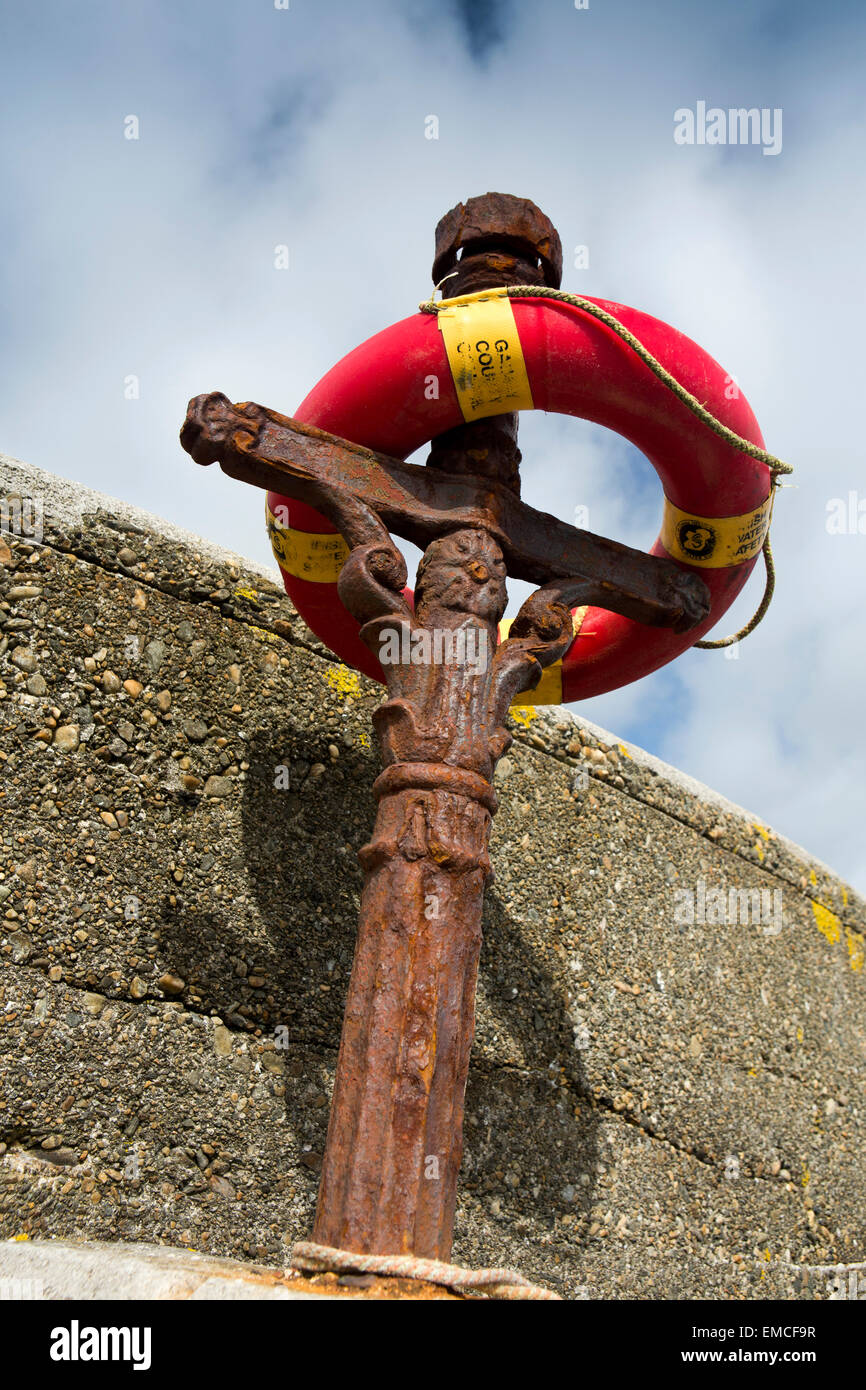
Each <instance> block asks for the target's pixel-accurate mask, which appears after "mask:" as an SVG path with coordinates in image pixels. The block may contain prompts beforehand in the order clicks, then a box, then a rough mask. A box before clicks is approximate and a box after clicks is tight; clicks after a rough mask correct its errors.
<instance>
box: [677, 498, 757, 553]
mask: <svg viewBox="0 0 866 1390" xmlns="http://www.w3.org/2000/svg"><path fill="white" fill-rule="evenodd" d="M772 509H773V497H772V493H771V494H770V496H769V497H768V498H767V500H766V501H765V502H762V503H761V505H760V507H757V508H756V509H755V511H753V512H744V513H743V514H742V516H696V515H695V513H694V512H684V511H682V510H681V509H680V508H679V507H675V506H674V504H673V502H669V501H668V499H667V498H665V512H664V519H663V521H662V531H661V542H662V545H663V546H664V548H665V550H666V551H667V552H668V554H669V555H671V556H672V557H673V558H674V559H675V560H685V561H687V563H688V564H690V565H702V566H703V567H704V568H705V569H727V568H728V566H730V565H744V564H745V563H746V561H747V560H753V559H754V558H755V556H756V555H757V554H759V552H760V550H761V547H762V545H763V544H764V539H765V537H766V534H767V531H768V530H769V528H770V513H771V511H772Z"/></svg>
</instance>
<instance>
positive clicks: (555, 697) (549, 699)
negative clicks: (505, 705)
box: [499, 606, 588, 709]
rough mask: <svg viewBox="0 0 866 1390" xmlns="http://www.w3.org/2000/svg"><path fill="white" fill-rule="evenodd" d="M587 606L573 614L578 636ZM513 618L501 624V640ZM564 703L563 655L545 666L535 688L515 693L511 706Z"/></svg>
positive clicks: (575, 631) (573, 624)
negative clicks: (518, 693)
mask: <svg viewBox="0 0 866 1390" xmlns="http://www.w3.org/2000/svg"><path fill="white" fill-rule="evenodd" d="M587 611H588V610H587V608H586V607H585V606H584V607H583V608H575V610H574V612H573V613H572V615H571V630H572V632H573V633H574V636H575V637H577V636H578V634H579V632H580V629H581V627H582V625H583V620H584V618H585V617H586V614H587ZM513 621H514V619H513V618H503V619H502V622H501V623H500V624H499V640H500V642H504V641H505V638H506V637H507V636H508V632H509V629H510V628H511V624H512V623H513ZM561 704H562V657H560V658H559V661H554V663H553V665H552V666H545V668H544V670H543V671H542V673H541V680H540V681H539V682H538V685H537V686H536V687H535V689H534V690H525V691H524V692H523V694H522V695H515V697H514V699H513V700H512V701H511V708H512V709H513V708H514V707H515V705H517V706H520V705H561Z"/></svg>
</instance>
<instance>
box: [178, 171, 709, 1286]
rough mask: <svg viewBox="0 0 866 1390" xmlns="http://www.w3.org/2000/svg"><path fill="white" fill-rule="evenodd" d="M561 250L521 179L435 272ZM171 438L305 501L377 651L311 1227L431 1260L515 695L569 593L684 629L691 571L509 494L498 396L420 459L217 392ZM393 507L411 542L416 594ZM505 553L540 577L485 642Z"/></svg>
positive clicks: (549, 640)
mask: <svg viewBox="0 0 866 1390" xmlns="http://www.w3.org/2000/svg"><path fill="white" fill-rule="evenodd" d="M561 264H562V259H561V248H560V243H559V237H558V235H557V233H556V231H555V229H554V228H553V226H552V225H551V223H550V222H549V221H548V220H547V218H546V217H544V215H543V214H542V213H541V212H540V211H539V209H538V208H536V207H535V205H534V204H532V203H530V202H527V201H525V200H522V199H516V198H511V197H507V196H505V195H500V194H488V195H486V197H485V198H479V199H470V200H469V201H468V202H467V203H466V204H461V205H459V206H458V207H457V208H455V209H453V210H452V211H451V212H450V213H448V214H447V215H446V216H445V217H444V218H443V219H442V221H441V222H440V223H439V226H438V228H437V233H436V258H435V261H434V270H433V276H434V282H436V281H438V280H440V279H442V277H443V276H444V275H449V274H450V273H451V272H452V271H454V270H456V275H454V276H453V278H451V279H449V280H448V281H447V282H446V293H447V294H449V295H455V294H463V293H469V292H472V291H475V290H479V289H487V288H493V287H495V286H499V285H508V284H548V285H551V286H558V284H559V278H560V274H561ZM181 440H182V443H183V445H184V447H185V448H186V449H187V450H188V451H189V452H190V453H191V454H192V456H193V458H195V459H196V460H197V461H198V462H200V463H212V462H215V461H219V462H220V464H221V465H222V467H223V468H224V469H225V471H226V472H228V473H230V474H231V475H232V476H235V477H239V478H242V479H244V480H245V481H248V482H251V483H253V484H254V485H256V486H259V487H272V488H274V489H275V490H278V491H281V492H283V493H287V494H288V495H290V496H295V497H298V498H300V499H302V500H304V501H307V502H309V503H310V504H311V505H314V506H315V507H317V508H318V509H319V510H321V511H322V512H323V513H324V514H325V515H326V516H328V517H329V519H330V520H331V521H332V522H333V523H334V524H335V525H336V526H337V527H338V529H339V530H340V531H341V533H342V534H343V536H344V538H345V539H346V541H347V542H348V545H349V547H350V552H349V557H348V559H347V561H346V563H345V565H344V567H343V570H342V572H341V574H340V578H339V593H340V597H341V599H342V601H343V603H344V604H345V606H346V607H347V608H348V610H349V611H350V612H351V613H352V614H353V616H354V617H355V618H357V620H358V622H359V623H360V624H361V637H362V640H363V641H364V642H365V644H366V645H367V646H368V647H369V648H370V650H371V651H373V652H374V653H375V654H376V656H377V657H379V658H380V660H382V662H383V669H384V672H385V676H386V685H387V692H388V698H387V700H386V702H385V703H384V704H383V705H382V706H381V707H380V708H379V709H378V710H377V711H376V713H375V714H374V717H373V722H374V725H375V728H376V732H377V735H378V740H379V746H380V751H381V756H382V761H383V764H384V769H383V771H382V773H381V775H380V776H379V778H378V779H377V781H376V783H375V786H374V792H375V795H376V798H377V809H376V819H375V825H374V828H373V834H372V838H371V840H370V842H369V843H368V844H367V845H365V846H364V848H363V849H362V850H361V853H360V860H361V864H362V867H363V870H364V888H363V893H362V898H361V910H360V920H359V926H358V938H357V944H356V949H355V958H354V963H353V968H352V975H351V979H350V982H349V989H348V996H347V1001H346V1012H345V1019H344V1024H343V1033H342V1039H341V1042H340V1051H339V1056H338V1059H337V1069H336V1079H335V1084H334V1095H333V1101H332V1105H331V1113H330V1122H329V1127H328V1136H327V1142H326V1146H325V1155H324V1161H323V1169H322V1181H321V1186H320V1190H319V1201H318V1208H317V1214H316V1222H315V1227H314V1231H313V1239H314V1241H316V1242H317V1243H318V1244H320V1245H328V1246H335V1247H339V1248H342V1249H344V1250H351V1251H354V1252H358V1253H363V1254H405V1253H411V1254H414V1255H418V1256H423V1257H428V1258H433V1259H440V1260H447V1259H448V1258H449V1256H450V1251H451V1241H452V1231H453V1224H454V1210H455V1204H456V1193H457V1175H458V1171H459V1168H460V1161H461V1155H462V1142H463V1140H462V1129H463V1098H464V1091H465V1087H466V1078H467V1071H468V1066H469V1055H470V1050H471V1046H472V1039H473V1034H474V1023H475V987H476V978H477V971H478V959H479V952H480V948H481V914H482V906H483V894H484V885H485V883H486V882H487V881H489V879H490V877H491V867H490V859H489V852H488V851H489V840H490V831H491V823H492V817H493V815H494V813H495V811H496V807H497V797H496V793H495V791H494V789H493V785H492V779H493V773H494V769H495V766H496V763H497V760H498V759H499V758H500V757H501V755H502V754H503V753H504V752H505V750H506V749H507V748H508V746H509V745H510V743H511V741H512V740H511V735H510V733H509V732H508V730H507V729H506V727H505V719H506V715H507V711H508V707H509V704H510V702H511V700H512V699H513V697H514V696H515V695H517V694H519V693H521V692H522V691H525V690H530V689H532V688H533V687H534V686H535V685H536V684H537V682H538V679H539V678H540V675H541V671H542V669H543V667H544V666H546V665H548V664H550V663H551V662H554V661H556V660H557V659H558V658H559V657H560V656H562V655H563V654H564V652H565V651H566V650H567V648H568V646H569V645H570V642H571V640H572V625H571V609H572V608H573V607H575V606H577V605H580V604H596V605H598V606H601V607H605V608H609V609H613V610H614V611H617V612H621V613H624V614H625V615H626V616H628V617H632V618H635V619H637V620H638V621H643V622H649V623H654V624H666V625H672V626H674V627H676V628H678V629H682V628H687V627H691V626H692V625H694V624H695V623H696V622H698V621H700V619H701V618H702V617H703V616H705V614H706V612H707V609H708V596H707V592H706V588H705V586H704V585H703V583H702V581H701V580H700V579H698V578H696V577H695V576H694V575H691V574H686V573H684V572H683V571H681V570H679V569H678V568H677V567H676V566H675V565H674V564H673V562H670V561H667V560H665V559H662V558H658V557H653V556H647V555H642V554H640V553H638V552H636V551H633V550H630V549H629V548H628V547H625V546H619V545H617V544H616V543H615V542H611V541H607V540H605V539H604V538H600V537H594V536H592V535H590V534H589V533H586V532H578V531H576V530H575V529H574V528H571V527H567V526H564V525H563V524H562V523H561V522H556V521H555V519H554V518H550V517H543V516H542V515H541V514H539V513H536V512H534V511H533V510H532V509H531V508H529V507H527V506H526V504H524V503H522V502H520V501H519V492H520V479H519V464H520V451H519V449H518V448H517V417H516V416H514V415H504V416H496V417H493V418H488V419H485V420H482V421H479V422H474V423H471V424H466V425H461V426H459V427H458V428H456V429H453V430H450V431H448V433H447V434H444V435H441V436H439V437H438V438H437V439H435V440H433V441H432V446H431V453H430V457H429V459H428V464H427V467H426V468H417V467H413V466H412V465H409V464H404V463H401V462H400V461H399V460H394V459H389V458H387V457H385V456H383V455H373V454H371V453H370V451H367V450H362V449H361V448H360V447H359V446H357V445H352V444H351V443H348V442H347V441H343V440H338V439H335V438H333V437H332V436H329V435H326V434H324V433H323V432H321V431H318V430H312V429H310V428H309V427H306V426H301V425H299V424H298V422H296V421H292V420H289V419H287V418H285V417H283V416H280V415H278V414H276V412H274V411H269V410H266V409H264V408H262V407H260V406H256V405H242V406H231V405H230V403H229V402H228V400H227V399H226V398H225V397H224V396H221V395H217V394H214V395H210V396H202V397H197V398H196V399H195V400H194V401H192V402H191V403H190V409H189V412H188V416H187V420H186V423H185V425H184V429H183V431H182V433H181ZM391 529H393V530H395V531H396V532H397V534H399V535H403V536H405V537H407V538H408V539H412V540H415V541H416V542H417V543H419V544H423V545H425V546H426V550H425V554H424V557H423V560H422V562H421V565H420V566H419V570H418V582H417V589H416V594H415V606H414V610H412V609H410V608H409V606H408V605H407V603H406V602H405V600H404V598H403V596H402V589H403V587H404V585H405V583H406V577H407V576H406V566H405V562H404V560H403V557H402V555H401V554H400V552H399V550H398V549H397V548H396V546H395V545H394V542H393V541H392V539H391V536H390V530H391ZM506 563H507V565H508V568H509V570H510V572H511V573H512V574H513V575H517V576H519V577H523V578H529V579H531V580H533V581H534V582H536V583H538V584H540V585H541V587H540V588H539V589H537V590H536V592H535V593H533V594H532V595H531V596H530V598H529V599H527V601H526V602H525V603H524V605H523V607H522V608H521V610H520V613H519V614H518V616H517V618H516V619H515V621H514V623H513V624H512V626H511V629H510V632H509V636H508V639H507V640H506V641H504V642H503V643H501V644H500V645H498V646H497V631H498V624H499V620H500V619H501V617H502V615H503V613H504V611H505V605H506V589H505V580H506ZM388 652H390V655H389V656H388V655H386V653H388ZM419 653H420V654H421V659H420V660H419Z"/></svg>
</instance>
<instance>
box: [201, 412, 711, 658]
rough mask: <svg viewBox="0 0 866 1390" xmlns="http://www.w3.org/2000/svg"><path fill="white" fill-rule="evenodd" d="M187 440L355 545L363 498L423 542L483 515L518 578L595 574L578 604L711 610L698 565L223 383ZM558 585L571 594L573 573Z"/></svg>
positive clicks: (644, 618)
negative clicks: (334, 430)
mask: <svg viewBox="0 0 866 1390" xmlns="http://www.w3.org/2000/svg"><path fill="white" fill-rule="evenodd" d="M472 428H474V426H473V427H472ZM181 443H182V444H183V447H184V448H185V449H186V450H187V452H188V453H189V454H191V455H192V457H193V458H194V459H195V461H196V463H201V464H211V463H217V462H218V463H219V464H220V466H221V468H222V469H223V472H225V473H227V474H228V475H229V476H230V477H232V478H238V479H240V480H242V481H243V482H246V483H251V484H252V485H253V486H254V487H260V488H264V489H266V490H267V489H270V490H272V491H274V492H279V493H283V494H285V495H286V496H289V497H294V498H296V499H297V500H298V501H301V502H307V503H309V505H310V506H312V507H315V508H316V509H317V511H320V512H322V514H323V515H325V516H327V517H328V518H329V520H331V521H333V522H334V524H335V525H337V527H338V529H339V530H341V531H342V533H343V535H344V537H345V539H346V540H347V541H348V543H349V544H350V545H351V544H352V543H353V536H352V532H353V526H352V516H353V515H354V514H355V513H356V512H357V505H358V504H361V506H363V507H364V508H365V509H367V511H368V512H372V513H374V514H375V515H376V516H377V517H378V518H379V519H380V520H381V522H382V524H383V525H384V527H385V528H386V529H387V530H388V531H389V532H393V533H394V534H395V535H398V536H402V537H403V538H404V539H405V540H408V541H412V542H413V543H414V544H415V545H417V546H418V547H419V548H420V549H422V550H423V549H425V548H426V546H428V545H429V544H430V542H431V541H433V540H435V539H436V538H437V537H438V536H441V535H443V534H445V533H447V532H449V531H458V530H463V529H465V528H466V527H470V528H471V527H480V528H482V529H483V530H485V531H487V532H488V533H489V534H490V535H491V536H494V537H495V538H496V541H497V543H498V545H499V546H500V548H501V550H502V553H503V555H504V556H505V561H506V564H507V566H508V573H509V574H510V575H511V576H512V577H513V578H515V579H526V580H528V581H529V582H530V583H533V584H549V583H550V582H551V581H553V580H559V581H568V580H572V579H578V580H579V582H581V583H584V582H585V581H586V580H589V579H594V580H595V581H596V583H597V586H598V588H597V590H596V591H595V592H594V593H593V595H592V596H591V597H590V598H585V599H577V598H572V600H571V603H572V606H575V604H576V603H578V602H582V603H592V604H594V605H596V606H597V607H599V608H610V609H612V610H613V611H614V612H616V613H622V614H624V616H625V617H627V618H634V619H635V621H636V622H640V623H646V624H648V625H650V626H654V627H673V629H674V631H676V632H681V631H686V630H687V629H688V628H691V627H694V626H695V625H696V624H697V623H699V622H700V621H701V619H702V618H705V617H706V615H707V613H708V611H709V595H708V593H707V589H706V586H705V584H704V583H703V580H702V579H701V578H700V576H698V575H695V574H691V573H688V572H686V571H684V570H681V569H680V568H679V567H678V566H677V565H676V564H674V562H673V561H672V560H666V559H665V558H664V557H663V556H658V555H647V554H645V553H644V552H643V551H640V550H633V549H632V548H631V547H630V546H627V545H621V544H620V543H619V542H618V541H612V540H608V539H607V538H606V537H604V536H596V535H594V534H593V533H592V532H591V531H581V530H578V529H577V528H576V527H574V526H569V525H567V524H566V523H565V522H563V521H560V520H559V519H558V518H557V517H555V516H551V515H550V514H549V513H547V512H539V511H536V510H535V508H533V507H530V506H528V505H527V503H525V502H521V501H520V500H519V499H518V498H517V497H516V496H515V494H514V493H513V492H512V491H511V490H510V489H509V488H508V487H506V486H505V484H503V483H501V482H499V481H498V480H497V479H495V478H488V477H478V476H474V475H471V474H460V475H457V476H455V475H454V474H451V473H445V472H443V471H441V470H439V469H436V468H432V467H430V466H428V467H426V468H425V467H419V466H418V465H416V464H411V463H405V462H404V461H403V460H402V459H396V458H391V457H389V455H387V454H379V453H375V452H374V451H373V450H372V449H365V448H363V447H362V446H361V445H359V444H352V443H350V442H349V441H348V440H345V439H339V438H337V436H335V435H332V434H327V433H326V432H325V431H324V430H319V429H315V428H314V427H313V426H311V425H304V424H301V423H300V421H298V420H292V419H290V418H289V417H288V416H285V415H280V414H278V412H277V411H275V410H269V409H267V408H266V407H265V406H261V405H255V404H253V403H251V402H244V403H243V404H240V405H232V404H231V402H230V401H229V400H228V398H227V397H226V396H224V395H221V394H220V393H219V392H211V393H210V394H209V395H203V396H196V397H195V399H194V400H192V401H190V404H189V410H188V412H187V417H186V421H185V423H184V426H183V430H182V431H181ZM560 592H561V595H562V601H563V602H565V601H566V598H567V595H568V586H567V584H561V585H560Z"/></svg>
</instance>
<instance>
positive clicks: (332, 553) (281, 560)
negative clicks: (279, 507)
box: [267, 508, 349, 584]
mask: <svg viewBox="0 0 866 1390" xmlns="http://www.w3.org/2000/svg"><path fill="white" fill-rule="evenodd" d="M267 518H268V535H269V536H270V538H271V549H272V550H273V552H274V556H275V558H276V561H277V564H278V565H279V567H280V569H281V570H284V571H285V573H286V574H290V575H291V576H292V577H293V578H294V579H308V580H309V581H310V582H311V583H313V584H336V582H337V579H338V577H339V574H340V570H341V569H342V568H343V565H344V564H345V563H346V559H347V557H348V554H349V547H348V546H347V544H346V542H345V541H344V540H343V537H342V536H340V535H338V534H337V533H336V532H334V531H331V532H329V533H328V534H327V535H325V534H320V533H319V532H316V531H295V530H294V529H293V528H292V527H291V526H283V525H281V524H280V522H279V521H278V520H277V518H276V517H275V516H274V514H273V512H272V511H271V510H270V508H268V509H267Z"/></svg>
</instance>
